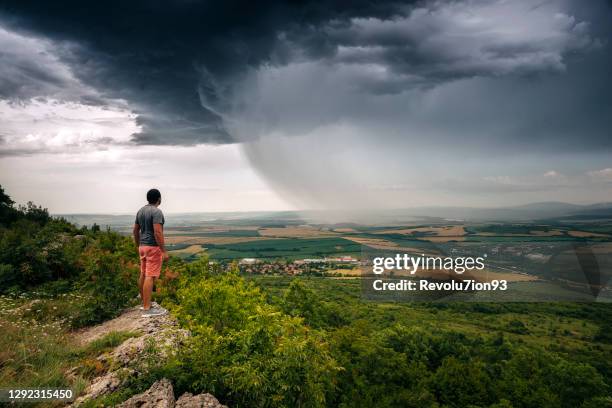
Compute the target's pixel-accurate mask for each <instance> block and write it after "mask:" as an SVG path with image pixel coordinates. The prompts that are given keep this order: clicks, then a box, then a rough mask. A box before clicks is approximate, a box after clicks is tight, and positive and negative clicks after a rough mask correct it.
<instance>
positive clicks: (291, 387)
mask: <svg viewBox="0 0 612 408" xmlns="http://www.w3.org/2000/svg"><path fill="white" fill-rule="evenodd" d="M185 269H186V270H184V271H183V272H185V275H184V276H182V277H181V279H180V280H181V282H180V283H179V287H178V290H177V291H176V299H177V300H178V303H177V304H176V305H172V306H171V308H172V309H173V311H174V313H175V314H176V316H177V317H178V318H179V320H180V321H181V322H182V323H183V324H184V325H185V326H186V327H188V328H189V329H190V330H191V332H192V336H191V338H190V340H188V343H187V345H186V346H185V347H184V348H182V349H180V350H179V352H178V355H177V357H176V358H175V359H174V360H173V361H172V362H171V363H170V364H169V365H168V367H167V368H166V370H167V372H166V373H165V375H167V376H170V377H171V378H173V380H174V382H175V384H176V388H177V390H178V391H179V392H183V391H191V392H204V391H206V392H212V393H213V394H215V395H216V396H217V397H219V398H221V399H222V400H224V401H227V402H228V403H229V404H230V405H232V406H269V407H321V406H326V401H327V400H328V398H329V395H330V394H331V393H333V391H334V388H335V386H334V384H335V379H336V375H337V373H338V371H339V370H340V367H339V366H338V364H337V363H336V361H335V360H334V359H333V358H332V356H331V354H330V351H329V346H328V344H327V341H326V339H325V336H324V334H323V333H322V332H320V331H317V330H313V329H311V328H309V327H307V326H305V325H304V323H303V320H302V319H301V318H299V317H292V316H289V315H287V314H285V313H283V312H282V311H281V310H280V309H278V308H276V307H274V306H271V305H269V304H267V303H266V302H265V298H264V296H263V294H262V293H261V291H260V290H259V289H258V288H256V287H255V286H253V285H252V284H250V283H247V282H246V281H245V280H244V279H243V278H241V277H240V276H238V275H237V273H236V272H235V271H234V272H230V273H227V274H215V273H211V270H210V267H209V265H208V260H207V259H206V258H203V259H200V260H199V261H197V262H196V263H194V264H191V265H189V266H188V267H185ZM187 269H188V270H187ZM197 271H199V272H200V273H199V274H198V273H197Z"/></svg>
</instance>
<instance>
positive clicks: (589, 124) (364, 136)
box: [0, 0, 612, 208]
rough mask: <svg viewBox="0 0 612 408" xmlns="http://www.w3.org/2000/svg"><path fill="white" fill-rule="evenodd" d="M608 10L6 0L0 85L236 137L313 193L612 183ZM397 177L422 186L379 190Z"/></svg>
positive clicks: (435, 195)
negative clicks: (605, 175)
mask: <svg viewBox="0 0 612 408" xmlns="http://www.w3.org/2000/svg"><path fill="white" fill-rule="evenodd" d="M610 17H612V11H611V8H610V4H609V2H605V1H593V2H588V3H586V2H578V1H564V0H559V1H535V0H534V1H532V0H524V1H501V0H498V1H484V0H464V1H448V2H445V1H436V0H430V1H411V2H395V1H383V2H370V1H351V2H344V1H331V0H330V1H323V2H320V1H303V2H279V1H267V2H266V1H264V2H217V3H212V2H198V1H188V2H186V1H177V2H163V3H162V2H148V1H137V2H127V3H126V2H117V3H115V4H110V3H107V2H105V3H94V4H93V5H84V4H82V3H81V2H76V1H74V2H72V1H63V2H41V4H38V5H32V4H30V3H26V2H19V1H14V2H11V1H8V2H3V4H2V6H0V45H2V52H1V53H0V97H1V98H2V99H4V100H5V101H8V102H7V103H10V104H20V103H21V104H27V103H32V102H31V101H32V100H36V98H38V100H40V98H46V99H48V100H53V101H64V102H65V103H69V102H78V103H80V104H83V105H86V106H92V107H102V108H104V109H111V110H112V111H113V112H116V115H118V117H121V119H120V120H122V121H124V122H125V120H126V118H132V119H133V121H134V123H133V124H129V125H128V124H126V128H129V129H132V131H133V133H132V134H131V136H130V138H129V140H125V138H121V137H117V138H112V140H111V142H112V143H121V144H126V143H132V144H134V145H169V146H194V145H202V144H212V145H220V144H233V143H238V144H240V146H241V147H242V149H243V152H244V153H245V154H246V157H247V158H248V160H249V162H250V164H251V165H252V166H253V168H254V169H255V171H256V172H258V173H259V174H260V175H261V176H263V177H264V179H265V180H266V181H267V183H268V185H269V186H271V187H272V188H273V189H274V190H275V191H277V192H279V193H280V194H281V195H282V196H283V197H285V198H286V199H287V200H288V201H289V202H291V203H292V204H294V205H295V206H296V207H298V208H300V207H308V208H315V207H325V208H342V207H347V206H353V207H354V206H355V205H360V206H363V207H364V208H365V207H380V206H383V205H399V206H402V205H403V204H404V203H405V202H408V201H410V202H416V201H415V199H414V197H415V196H416V195H417V194H419V195H420V200H421V201H422V202H417V204H419V205H426V204H429V203H431V202H432V201H444V202H449V200H455V199H458V200H459V201H461V203H462V204H465V203H473V202H475V201H478V200H480V199H481V198H482V197H480V196H479V194H489V195H490V194H491V193H495V194H496V195H497V196H498V198H497V200H501V201H503V200H505V199H506V198H505V197H510V196H511V195H512V194H516V193H525V196H524V201H533V200H540V199H543V200H545V199H548V197H550V195H551V194H553V195H554V194H556V195H555V196H554V197H556V199H567V198H568V197H570V198H571V197H572V194H575V193H576V191H577V190H576V189H578V188H579V187H580V191H581V194H585V195H586V196H588V197H589V198H586V199H587V200H600V199H602V198H603V199H605V198H606V197H607V196H605V195H602V194H600V192H598V189H600V188H601V186H602V185H603V184H602V183H603V182H602V181H601V180H600V179H598V178H597V177H591V176H589V174H599V173H596V172H600V171H604V170H606V169H609V167H610V166H611V165H612V163H610V162H609V155H610V153H611V150H612V138H611V137H610V130H609V129H611V128H612V81H610V79H609V78H608V76H609V72H612V56H611V53H610V48H609V47H610V45H609V40H610V37H611V31H610V26H609V20H610ZM128 114H130V115H133V116H129V115H128ZM102 116H104V115H102ZM7 121H8V119H7ZM5 132H6V131H5ZM8 132H9V133H11V132H12V133H15V132H16V130H11V129H9V131H8ZM2 137H3V140H4V141H5V143H6V141H7V140H13V141H15V140H17V139H16V138H15V137H14V136H13V138H12V139H11V136H10V135H4V134H3V136H2ZM77 140H78V141H79V142H78V143H80V145H83V146H86V145H89V144H91V143H94V144H95V143H97V141H99V140H98V138H97V137H90V136H87V135H85V136H82V137H79V138H77ZM104 140H106V139H104ZM104 140H102V141H104ZM11 146H12V147H11V148H12V149H13V150H5V151H6V152H9V153H7V154H10V152H11V151H14V152H21V151H23V148H24V146H22V145H19V144H18V143H13V144H12V145H11ZM26 147H27V146H26ZM40 148H41V149H43V150H45V149H47V150H48V149H49V147H48V146H47V145H45V144H44V143H43V144H42V146H40ZM16 154H18V153H16ZM602 169H603V170H602ZM550 172H556V173H558V174H563V175H565V176H566V179H565V181H563V180H561V179H555V182H554V183H552V182H551V180H552V179H551V178H550V177H544V176H543V175H544V174H547V173H550ZM550 174H553V173H550ZM449 175H452V177H450V176H449ZM508 180H514V181H516V180H520V181H519V182H508ZM524 180H536V181H537V182H533V183H529V182H524ZM567 180H572V182H568V181H567ZM577 180H579V182H578V181H577ZM598 180H599V181H598ZM582 181H584V182H582ZM398 185H402V186H410V189H412V190H413V191H412V193H410V194H408V195H397V196H394V199H396V200H397V201H395V202H391V201H393V200H390V198H389V197H390V196H388V195H386V196H385V195H381V194H380V191H387V190H389V191H399V190H402V191H404V190H405V189H394V188H393V186H398ZM585 186H586V187H585ZM589 186H590V187H589ZM588 188H591V190H592V191H593V192H597V194H595V193H593V194H590V193H588V192H585V191H587V190H588ZM572 189H573V190H572ZM585 189H587V190H585ZM461 191H463V192H464V193H465V194H468V193H469V195H470V196H472V197H475V199H474V200H472V201H469V200H467V199H466V197H461V198H457V197H459V196H460V195H461ZM504 193H506V196H504ZM589 194H590V195H589ZM586 196H585V197H586ZM487 197H488V196H487ZM515 197H516V196H515ZM487 199H488V198H487ZM397 203H399V204H397ZM491 203H493V204H495V200H493V201H491Z"/></svg>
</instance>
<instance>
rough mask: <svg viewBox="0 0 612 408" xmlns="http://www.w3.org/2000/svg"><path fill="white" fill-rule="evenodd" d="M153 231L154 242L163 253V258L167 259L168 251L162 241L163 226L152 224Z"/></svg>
mask: <svg viewBox="0 0 612 408" xmlns="http://www.w3.org/2000/svg"><path fill="white" fill-rule="evenodd" d="M153 233H154V234H155V242H156V243H157V246H159V249H161V250H162V252H163V253H164V259H168V252H167V251H166V246H165V243H164V227H163V226H162V225H161V224H153Z"/></svg>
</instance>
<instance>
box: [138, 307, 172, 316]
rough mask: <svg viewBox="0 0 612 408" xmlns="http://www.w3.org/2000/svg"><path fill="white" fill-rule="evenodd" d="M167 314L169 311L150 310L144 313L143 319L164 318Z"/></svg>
mask: <svg viewBox="0 0 612 408" xmlns="http://www.w3.org/2000/svg"><path fill="white" fill-rule="evenodd" d="M166 313H168V311H167V310H166V309H153V308H151V309H149V310H145V311H144V312H142V315H141V317H153V316H163V315H165V314H166Z"/></svg>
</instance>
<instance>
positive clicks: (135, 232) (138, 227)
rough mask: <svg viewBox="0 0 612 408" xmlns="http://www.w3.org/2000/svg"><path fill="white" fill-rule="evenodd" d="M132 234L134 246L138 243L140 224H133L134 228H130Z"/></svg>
mask: <svg viewBox="0 0 612 408" xmlns="http://www.w3.org/2000/svg"><path fill="white" fill-rule="evenodd" d="M132 234H133V235H134V243H135V244H136V248H138V246H139V245H140V225H138V224H134V228H132Z"/></svg>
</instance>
